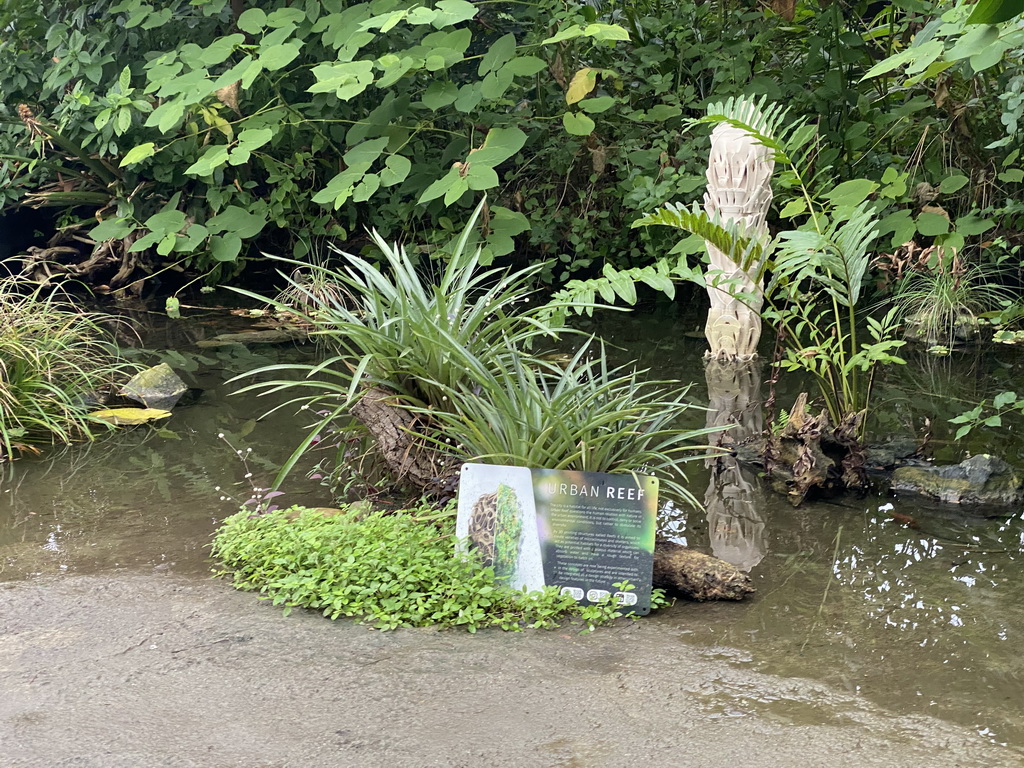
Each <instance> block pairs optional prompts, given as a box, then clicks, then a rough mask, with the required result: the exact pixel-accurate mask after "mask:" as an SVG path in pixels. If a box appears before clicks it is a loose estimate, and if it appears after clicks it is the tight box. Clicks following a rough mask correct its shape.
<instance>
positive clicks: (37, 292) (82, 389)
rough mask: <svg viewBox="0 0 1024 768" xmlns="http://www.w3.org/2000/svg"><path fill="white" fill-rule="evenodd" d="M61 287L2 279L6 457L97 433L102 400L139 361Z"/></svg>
mask: <svg viewBox="0 0 1024 768" xmlns="http://www.w3.org/2000/svg"><path fill="white" fill-rule="evenodd" d="M65 299H66V297H64V296H62V295H61V294H60V292H52V291H50V292H47V291H45V290H44V289H43V288H40V287H38V286H32V285H26V284H24V283H22V282H21V281H18V280H15V279H11V278H8V279H4V280H0V458H6V459H10V458H13V457H14V456H16V455H17V453H18V451H19V450H25V449H26V447H30V446H38V445H42V444H48V443H69V442H71V441H73V440H76V439H92V438H93V437H94V435H95V432H96V430H100V431H103V432H105V431H106V430H107V429H108V427H107V426H106V425H104V424H103V423H102V422H98V421H94V420H92V419H91V418H90V417H89V411H90V410H93V409H94V407H95V402H96V400H97V399H98V398H102V397H104V396H105V395H106V394H107V393H108V391H109V390H110V388H111V387H112V386H113V385H114V384H115V383H121V382H123V381H125V380H126V379H127V378H128V377H130V376H131V374H132V373H135V372H136V371H138V370H139V367H138V366H136V365H134V364H130V363H127V362H125V361H123V360H122V359H121V357H120V355H119V353H118V349H117V346H116V344H115V343H114V342H113V340H112V339H111V337H110V334H109V333H108V332H107V330H106V329H105V328H104V327H103V326H102V325H101V323H102V322H103V321H104V320H105V319H107V318H105V317H104V316H102V315H100V314H98V313H90V312H83V311H81V310H79V309H76V308H74V307H73V305H71V304H70V303H67V302H66V301H65Z"/></svg>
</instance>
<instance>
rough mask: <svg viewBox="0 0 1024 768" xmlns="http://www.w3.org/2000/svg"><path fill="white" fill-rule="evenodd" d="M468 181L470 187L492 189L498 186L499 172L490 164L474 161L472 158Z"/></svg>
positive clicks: (467, 175)
mask: <svg viewBox="0 0 1024 768" xmlns="http://www.w3.org/2000/svg"><path fill="white" fill-rule="evenodd" d="M466 183H467V184H468V185H469V188H470V189H478V190H484V189H491V188H492V187H496V186H498V174H497V173H496V172H495V170H494V169H493V168H491V167H490V166H489V165H482V164H480V163H474V162H472V158H470V162H469V170H468V171H466Z"/></svg>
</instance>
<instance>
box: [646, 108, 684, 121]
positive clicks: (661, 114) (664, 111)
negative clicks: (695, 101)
mask: <svg viewBox="0 0 1024 768" xmlns="http://www.w3.org/2000/svg"><path fill="white" fill-rule="evenodd" d="M681 114H683V110H681V109H680V108H679V107H675V106H671V105H669V104H656V105H655V106H653V107H651V108H650V109H649V110H647V119H648V120H654V121H655V122H658V123H660V122H662V121H664V120H669V119H670V118H673V117H679V115H681Z"/></svg>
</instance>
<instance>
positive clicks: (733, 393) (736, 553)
mask: <svg viewBox="0 0 1024 768" xmlns="http://www.w3.org/2000/svg"><path fill="white" fill-rule="evenodd" d="M761 370H762V366H761V364H760V363H759V362H757V361H752V362H746V363H729V362H721V361H718V360H708V361H707V362H706V363H705V367H704V377H705V381H706V382H707V386H708V412H707V426H708V427H721V431H720V432H718V433H713V434H712V435H711V436H710V441H711V443H712V444H713V445H719V446H722V447H724V448H729V447H731V446H734V445H736V444H738V443H741V442H743V441H744V440H746V439H748V438H751V437H755V436H757V435H760V434H761V431H762V430H763V429H764V416H763V410H762V408H761V391H760V390H761ZM707 465H708V467H709V469H710V470H711V478H710V482H709V484H708V490H707V493H705V495H704V508H705V512H706V514H707V521H708V537H709V539H710V545H711V551H712V553H713V554H714V555H715V557H717V558H720V559H722V560H725V561H726V562H729V563H732V564H733V565H735V566H736V567H738V568H740V569H741V570H744V571H749V570H751V569H752V568H753V567H754V566H755V565H757V564H758V563H759V562H761V559H762V558H763V557H764V555H765V523H764V519H763V518H762V516H761V513H760V512H759V511H758V510H759V509H760V508H761V507H763V499H762V498H761V496H762V494H763V491H762V490H761V489H760V487H759V485H758V483H757V479H756V476H755V475H754V473H753V472H752V471H751V470H750V469H749V468H744V467H741V466H740V464H739V462H738V461H737V460H736V458H735V457H734V456H729V455H723V456H717V457H714V458H710V459H708V460H707Z"/></svg>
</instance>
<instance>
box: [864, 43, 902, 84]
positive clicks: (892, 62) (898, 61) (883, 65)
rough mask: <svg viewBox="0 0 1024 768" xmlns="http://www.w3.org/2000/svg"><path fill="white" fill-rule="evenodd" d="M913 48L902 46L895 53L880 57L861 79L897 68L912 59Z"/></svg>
mask: <svg viewBox="0 0 1024 768" xmlns="http://www.w3.org/2000/svg"><path fill="white" fill-rule="evenodd" d="M914 55H915V50H914V49H913V48H904V49H903V50H902V51H900V52H899V53H897V54H894V55H893V56H889V57H887V58H885V59H882V60H881V61H880V62H878V63H877V64H875V66H873V67H872V68H871V69H869V70H868V71H867V73H866V74H865V75H864V77H862V78H861V81H864V80H870V79H871V78H873V77H878V76H879V75H884V74H886V73H888V72H892V71H893V70H894V69H899V68H900V67H902V66H903V65H904V64H906V63H907V62H909V61H912V60H913V59H914Z"/></svg>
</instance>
